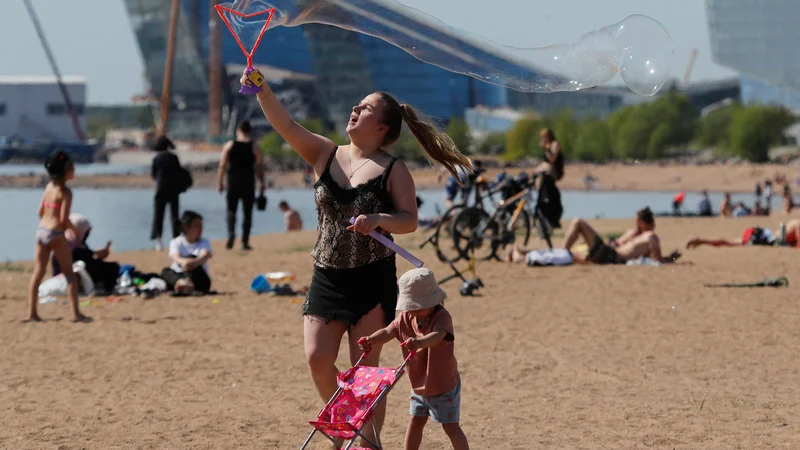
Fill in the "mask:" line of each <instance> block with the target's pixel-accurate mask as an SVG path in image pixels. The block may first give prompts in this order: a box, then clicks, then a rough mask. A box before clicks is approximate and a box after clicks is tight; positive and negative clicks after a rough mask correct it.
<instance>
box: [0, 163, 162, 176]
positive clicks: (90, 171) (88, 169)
mask: <svg viewBox="0 0 800 450" xmlns="http://www.w3.org/2000/svg"><path fill="white" fill-rule="evenodd" d="M75 166H76V167H75V170H76V172H77V173H79V174H81V175H115V174H122V173H147V171H148V170H149V169H150V168H149V166H148V167H145V166H130V165H119V164H106V163H98V164H76V165H75ZM31 173H34V174H37V175H44V174H45V170H44V164H0V175H5V176H13V175H28V174H31Z"/></svg>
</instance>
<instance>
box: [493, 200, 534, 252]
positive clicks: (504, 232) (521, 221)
mask: <svg viewBox="0 0 800 450" xmlns="http://www.w3.org/2000/svg"><path fill="white" fill-rule="evenodd" d="M513 215H514V212H513V211H510V210H505V211H502V212H500V213H499V214H497V215H495V216H494V217H493V221H494V223H490V224H489V226H488V227H487V228H486V231H485V232H484V235H483V238H484V240H485V241H487V242H490V243H491V245H490V246H488V247H487V249H486V253H485V256H484V259H491V258H495V259H497V260H498V261H502V258H501V257H500V255H498V252H505V251H506V249H508V246H510V245H520V246H523V247H524V246H526V245H527V244H528V240H530V237H531V216H530V213H528V211H527V210H524V209H523V210H522V211H520V213H519V217H517V220H516V221H515V222H514V224H513V225H512V226H511V227H509V222H510V221H511V218H512V217H513Z"/></svg>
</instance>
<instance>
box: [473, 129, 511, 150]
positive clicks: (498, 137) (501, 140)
mask: <svg viewBox="0 0 800 450" xmlns="http://www.w3.org/2000/svg"><path fill="white" fill-rule="evenodd" d="M505 146H506V133H499V132H494V133H489V134H487V135H486V136H484V137H483V138H482V139H481V140H480V141H479V142H478V143H477V146H476V150H477V152H478V153H480V154H481V155H491V154H495V152H496V150H497V149H499V150H500V151H504V150H505Z"/></svg>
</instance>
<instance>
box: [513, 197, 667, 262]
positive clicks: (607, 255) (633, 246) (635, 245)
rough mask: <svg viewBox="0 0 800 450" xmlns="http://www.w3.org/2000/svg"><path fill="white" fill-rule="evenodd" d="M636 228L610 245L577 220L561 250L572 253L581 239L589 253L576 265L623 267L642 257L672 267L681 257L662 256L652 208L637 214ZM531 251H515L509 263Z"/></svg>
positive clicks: (568, 232)
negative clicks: (582, 263)
mask: <svg viewBox="0 0 800 450" xmlns="http://www.w3.org/2000/svg"><path fill="white" fill-rule="evenodd" d="M635 220H636V223H635V226H634V228H632V229H630V230H628V231H627V232H625V234H623V235H622V236H620V238H619V239H616V240H614V239H611V240H609V242H608V243H606V242H603V238H601V237H600V235H599V234H597V231H595V230H594V228H592V227H591V226H590V225H589V224H588V223H586V221H585V220H583V219H574V220H573V221H572V222H571V223H570V225H569V227H568V228H567V234H566V236H565V237H564V245H563V246H562V248H566V249H571V248H572V246H573V245H574V244H575V243H576V242H577V240H578V237H580V236H582V237H583V240H584V241H585V242H586V245H587V246H588V247H589V252H588V253H587V254H586V255H585V256H583V255H577V254H573V259H574V260H575V262H584V263H586V262H588V263H595V264H624V263H626V262H628V261H630V260H634V259H637V258H640V257H643V256H644V257H648V258H650V259H653V260H655V261H658V262H661V263H672V262H674V261H675V260H677V259H678V258H680V256H681V254H680V253H678V251H677V250H676V251H673V252H672V253H671V254H669V255H668V256H663V255H662V254H661V242H660V240H659V239H658V235H656V233H655V231H654V230H655V227H656V223H655V218H654V217H653V212H652V211H651V210H650V208H644V209H642V210H640V211H638V212H637V213H636V219H635ZM530 250H531V249H523V248H516V247H515V248H512V249H511V250H510V252H509V253H508V254H507V255H506V261H507V262H523V261H525V255H526V254H527V253H528V252H529V251H530Z"/></svg>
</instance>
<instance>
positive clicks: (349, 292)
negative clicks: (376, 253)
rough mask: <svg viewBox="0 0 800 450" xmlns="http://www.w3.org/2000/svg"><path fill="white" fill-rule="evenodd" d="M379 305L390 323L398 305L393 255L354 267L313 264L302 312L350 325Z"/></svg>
mask: <svg viewBox="0 0 800 450" xmlns="http://www.w3.org/2000/svg"><path fill="white" fill-rule="evenodd" d="M377 305H381V306H382V307H383V312H384V321H385V322H386V325H389V324H390V323H391V322H392V320H394V316H395V309H396V308H397V264H396V261H395V256H394V255H392V256H390V257H388V258H384V259H382V260H379V261H375V262H374V263H370V264H367V265H365V266H361V267H356V268H353V269H326V268H322V267H318V266H314V275H313V276H312V278H311V286H309V288H308V295H307V296H306V302H305V304H303V315H304V316H305V315H313V316H318V317H321V318H323V319H325V320H326V321H327V322H331V321H333V320H336V321H338V322H342V323H344V324H345V325H347V326H348V327H351V326H353V325H355V324H357V323H358V321H359V320H360V319H361V318H362V317H364V316H365V315H367V313H369V312H370V311H372V310H373V309H374V308H375V307H376V306H377Z"/></svg>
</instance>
